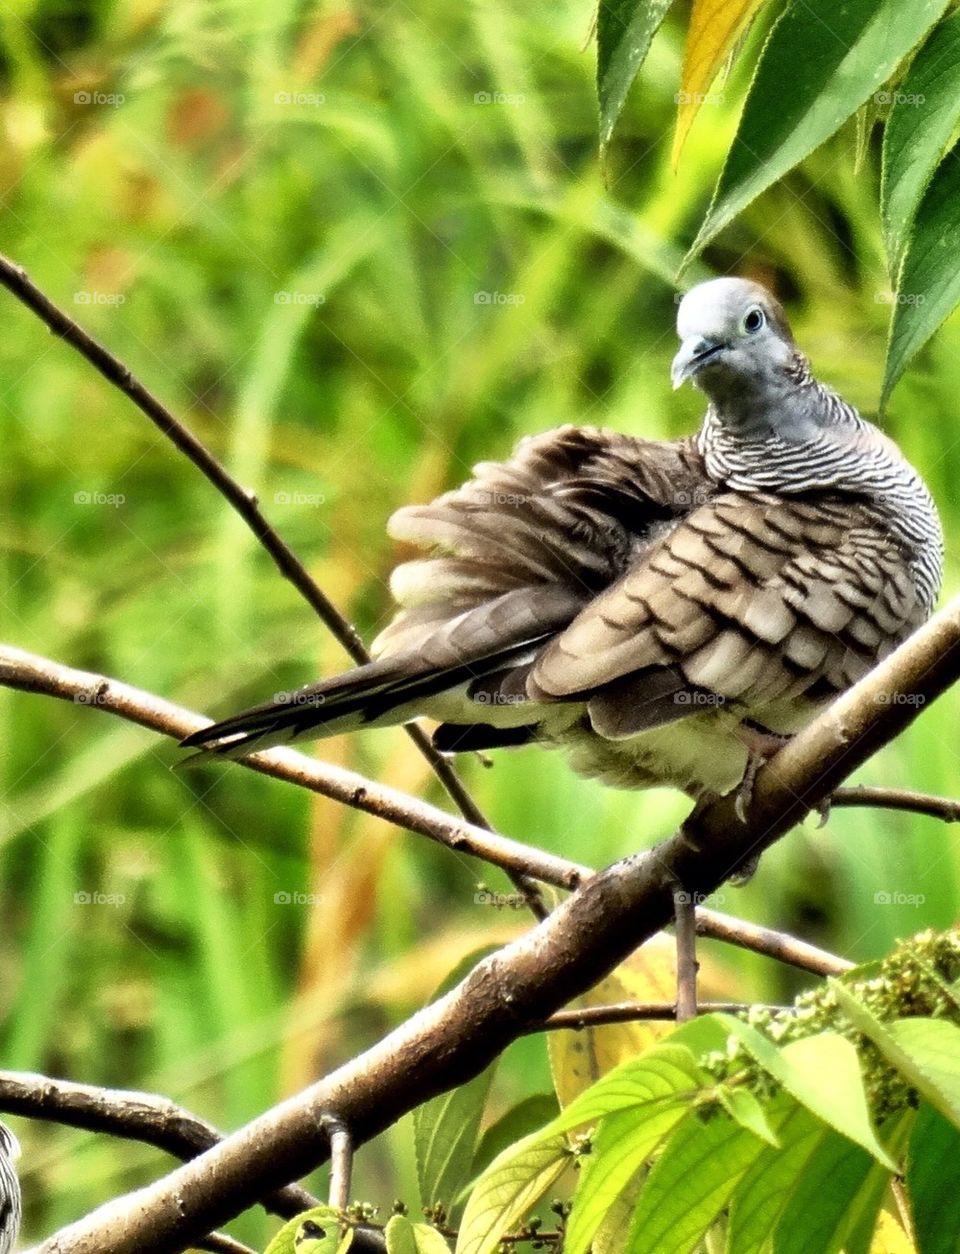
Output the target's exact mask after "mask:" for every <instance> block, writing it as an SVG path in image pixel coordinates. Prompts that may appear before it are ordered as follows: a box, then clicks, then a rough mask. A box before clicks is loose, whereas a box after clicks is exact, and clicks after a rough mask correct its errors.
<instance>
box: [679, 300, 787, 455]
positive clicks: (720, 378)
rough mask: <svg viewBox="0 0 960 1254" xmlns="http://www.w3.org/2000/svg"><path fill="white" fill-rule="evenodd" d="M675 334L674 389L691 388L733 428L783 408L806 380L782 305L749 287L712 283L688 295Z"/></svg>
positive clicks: (749, 423)
mask: <svg viewBox="0 0 960 1254" xmlns="http://www.w3.org/2000/svg"><path fill="white" fill-rule="evenodd" d="M677 333H678V335H679V336H680V339H681V340H682V343H681V345H680V351H679V352H678V353H677V355H676V357H674V359H673V366H672V368H671V372H670V375H671V378H672V380H673V386H674V387H675V388H678V387H680V385H681V384H682V383H684V382H685V381H686V380H687V379H690V380H692V381H693V383H694V384H695V385H696V386H697V387H698V388H699V389H700V390H701V391H702V392H704V393H706V395H707V396H708V397H709V399H710V400H711V401H712V402H713V404H714V406H715V408H716V409H717V410H718V412H719V415H720V416H721V417H722V418H724V419H725V420H726V421H728V422H730V423H731V425H735V426H737V427H743V428H744V429H746V428H749V427H750V426H752V425H753V420H755V415H756V414H757V413H760V412H766V413H768V414H769V413H770V412H771V410H772V409H776V408H777V407H778V406H779V405H782V404H783V402H784V401H785V400H786V399H787V397H788V396H789V395H790V394H791V393H793V392H795V391H796V389H797V386H798V384H800V383H802V382H803V381H804V380H805V378H806V370H805V365H806V363H805V360H804V358H803V357H802V356H801V355H800V353H799V352H798V351H797V348H796V345H795V344H794V342H793V336H792V335H791V333H790V327H789V326H788V325H787V320H786V317H785V316H784V312H783V310H782V309H781V307H780V304H779V303H778V302H777V301H776V300H775V299H774V298H773V296H771V295H770V293H769V292H768V291H767V290H766V288H763V287H761V286H760V284H759V283H752V282H750V280H749V279H733V278H727V279H711V280H710V281H709V282H708V283H701V284H699V285H698V286H697V287H694V288H691V290H690V291H689V292H687V294H686V295H685V296H684V298H683V300H682V301H681V302H680V308H679V309H678V311H677ZM744 433H746V432H745V431H744Z"/></svg>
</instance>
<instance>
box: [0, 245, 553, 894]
mask: <svg viewBox="0 0 960 1254" xmlns="http://www.w3.org/2000/svg"><path fill="white" fill-rule="evenodd" d="M0 284H2V285H3V286H4V287H5V288H6V289H7V291H9V292H10V293H11V295H13V296H15V297H16V299H17V300H19V301H20V302H21V304H23V305H26V307H27V308H28V309H29V310H30V311H31V312H32V313H34V314H36V316H37V317H38V318H39V319H40V320H41V322H43V323H44V324H45V325H46V326H47V327H48V328H49V330H50V331H52V332H53V334H54V335H56V336H58V337H59V338H60V339H62V340H63V341H64V342H65V343H67V344H69V345H70V346H71V348H74V349H76V351H77V352H78V353H79V354H80V355H81V357H84V358H85V359H86V360H87V361H88V362H89V363H90V364H91V365H92V366H93V368H94V369H95V370H97V371H98V372H99V373H100V374H101V375H102V376H103V377H104V378H105V379H106V380H107V382H108V383H111V384H112V385H113V386H114V387H115V388H117V389H118V390H119V391H120V392H122V393H123V395H124V396H126V397H127V398H128V399H129V400H131V401H132V402H133V404H134V405H136V407H137V408H138V409H139V410H140V412H141V413H143V414H145V415H146V416H147V417H148V418H149V419H150V421H151V422H152V423H153V425H154V426H155V427H156V428H157V429H158V430H159V431H160V432H162V434H163V435H165V436H166V437H167V439H168V440H170V442H171V443H172V444H173V445H174V446H175V447H176V448H178V449H179V450H180V452H181V453H183V454H184V456H186V457H187V458H189V460H190V461H191V462H193V464H194V466H196V467H197V469H198V470H199V471H200V472H201V474H203V475H205V476H206V478H207V479H208V480H209V481H210V483H212V484H213V486H214V487H215V488H216V490H217V491H218V492H219V493H220V495H221V496H222V497H223V498H224V500H225V501H227V503H228V504H229V505H230V506H231V507H232V508H233V509H234V510H235V511H236V512H237V514H239V516H240V517H241V518H242V519H243V521H244V522H245V523H246V524H247V526H248V527H249V528H250V530H251V531H252V532H253V534H254V535H255V536H256V538H257V540H258V541H259V542H260V544H261V545H262V546H263V548H264V549H265V550H266V551H267V553H269V555H270V557H271V558H272V559H273V562H274V565H275V566H276V567H277V569H278V570H279V571H280V573H281V575H283V577H284V578H285V579H288V580H289V581H290V582H291V583H292V584H293V586H294V587H295V588H296V589H297V591H298V592H299V593H300V595H301V596H302V597H303V598H304V600H305V601H306V602H307V604H308V605H309V606H310V607H311V608H312V609H313V610H314V611H315V612H316V614H317V615H318V616H319V617H320V619H321V620H322V621H323V622H324V623H325V624H326V626H327V628H328V629H329V630H330V632H331V633H332V635H333V636H334V638H335V639H336V640H338V641H339V643H340V644H341V645H342V646H343V648H344V649H345V650H346V652H347V653H348V654H349V655H350V657H351V658H352V659H353V660H354V662H357V663H363V662H369V661H370V654H369V653H368V652H367V649H366V646H365V645H364V643H363V640H362V638H361V636H360V634H359V632H358V631H357V629H356V628H355V627H354V626H353V624H352V623H350V622H349V621H348V620H347V619H346V618H345V617H344V615H343V614H341V613H340V611H339V610H338V609H337V607H336V606H335V605H334V604H333V602H332V601H331V600H330V598H329V597H328V596H327V594H326V593H325V592H324V591H323V589H322V588H321V587H320V586H319V584H318V583H317V582H316V580H315V579H313V578H312V577H311V575H310V573H309V571H308V570H307V568H306V567H305V566H304V564H303V563H302V562H301V561H300V559H299V558H298V557H297V555H296V554H295V553H294V551H293V550H292V549H291V548H290V546H289V545H288V544H287V543H286V541H285V540H283V539H282V537H281V536H280V534H279V532H278V531H276V529H275V528H274V527H273V526H272V525H271V524H270V522H269V521H268V520H267V518H266V515H265V514H264V513H263V511H262V510H261V509H260V504H259V502H258V500H257V496H256V494H255V493H254V492H251V491H249V490H248V489H246V488H244V487H243V486H242V485H241V484H239V483H238V482H237V480H236V479H234V478H233V476H232V475H231V474H230V473H229V471H228V470H227V468H226V467H225V466H224V465H223V464H222V463H221V462H220V461H218V460H217V458H216V457H214V455H213V453H212V452H211V451H210V450H209V449H208V448H207V446H206V445H205V444H204V443H203V442H202V441H201V440H199V439H197V437H196V436H195V435H194V434H193V432H192V431H190V430H189V429H188V428H187V427H185V426H184V425H183V423H182V422H180V421H179V420H178V419H177V418H175V417H174V415H173V414H172V413H171V411H170V410H169V409H168V408H167V407H166V405H164V404H163V403H162V402H161V401H160V400H159V399H158V398H157V397H156V396H154V394H153V393H152V392H151V391H150V390H149V389H148V388H146V387H145V386H144V385H143V384H142V383H141V382H140V380H139V379H137V378H136V377H135V376H134V374H133V373H132V371H131V370H130V369H129V368H128V367H127V366H125V365H124V364H123V362H122V361H120V360H119V358H117V357H115V356H114V355H113V353H111V352H110V351H109V350H108V349H106V348H104V346H103V345H102V344H100V343H99V342H98V341H97V340H95V339H94V338H93V336H91V335H89V334H88V333H87V332H86V331H84V329H83V328H82V327H81V326H80V325H79V323H77V322H75V321H74V319H73V318H71V317H70V316H69V314H67V313H66V312H65V311H64V310H62V309H61V308H60V307H59V306H58V305H56V304H54V302H53V301H52V300H50V298H49V297H48V296H46V295H45V294H44V293H43V292H42V291H41V290H40V288H38V287H37V285H36V284H35V283H33V282H32V280H31V279H30V276H29V275H28V274H27V272H26V270H24V268H23V267H22V266H19V265H17V263H16V262H14V261H11V260H10V259H9V258H8V257H4V256H3V255H2V254H0ZM405 730H406V731H407V734H408V735H409V736H410V738H411V739H412V740H413V743H414V744H415V745H416V746H417V748H418V749H419V751H420V752H421V753H422V754H423V756H424V758H425V759H426V760H427V762H428V763H429V764H430V767H431V769H432V770H433V772H434V774H435V775H436V776H437V778H438V779H439V781H440V783H441V784H442V785H443V787H444V788H445V789H446V790H447V792H448V794H449V795H450V797H451V799H452V800H453V802H454V804H455V805H456V806H457V808H458V809H459V810H460V812H461V814H462V815H463V816H464V818H465V819H466V820H467V821H468V822H469V823H473V824H474V825H475V826H477V827H486V828H489V826H490V824H489V823H488V822H487V820H486V819H485V818H484V815H483V813H482V811H481V810H480V808H479V806H478V805H477V804H476V802H475V801H474V800H473V798H472V797H471V796H470V794H469V793H468V792H467V790H466V788H465V787H464V785H463V782H462V781H461V779H460V777H459V776H458V775H457V773H456V771H455V770H454V768H453V766H452V765H451V763H450V762H449V761H448V760H447V759H446V758H445V757H444V756H443V755H442V754H441V753H438V752H437V750H436V749H435V748H434V747H433V744H432V742H431V740H430V738H429V737H428V736H427V735H426V733H425V732H424V730H423V728H421V727H417V726H416V725H413V724H411V725H409V726H407V727H406V729H405ZM506 870H507V874H508V875H509V876H510V878H511V880H512V882H513V884H514V886H515V887H516V888H517V889H519V890H520V892H521V893H523V894H524V898H525V901H526V904H527V905H528V906H529V908H530V909H531V911H532V912H533V914H534V915H535V917H537V918H543V917H544V915H545V914H546V906H545V905H544V902H543V898H542V896H541V895H540V890H539V889H538V887H537V885H536V884H535V883H533V882H532V881H530V880H527V879H526V878H524V877H523V876H520V877H519V878H517V877H516V873H515V872H514V871H513V870H511V869H509V868H506Z"/></svg>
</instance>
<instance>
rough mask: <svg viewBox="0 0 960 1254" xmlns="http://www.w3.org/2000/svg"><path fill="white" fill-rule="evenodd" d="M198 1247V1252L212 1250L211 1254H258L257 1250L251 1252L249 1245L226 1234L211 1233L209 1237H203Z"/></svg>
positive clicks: (197, 1244) (198, 1242)
mask: <svg viewBox="0 0 960 1254" xmlns="http://www.w3.org/2000/svg"><path fill="white" fill-rule="evenodd" d="M196 1246H197V1249H198V1250H210V1251H211V1254H256V1250H251V1248H250V1246H249V1245H244V1244H243V1243H242V1242H241V1241H237V1240H236V1239H235V1238H234V1237H228V1236H227V1234H226V1233H225V1232H211V1233H210V1234H209V1236H206V1237H201V1238H200V1240H199V1241H197V1243H196Z"/></svg>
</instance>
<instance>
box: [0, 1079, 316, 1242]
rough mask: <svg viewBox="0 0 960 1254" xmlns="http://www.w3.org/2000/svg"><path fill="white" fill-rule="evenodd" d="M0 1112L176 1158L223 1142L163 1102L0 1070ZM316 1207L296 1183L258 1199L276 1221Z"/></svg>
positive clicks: (123, 1091) (200, 1122)
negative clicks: (119, 1140)
mask: <svg viewBox="0 0 960 1254" xmlns="http://www.w3.org/2000/svg"><path fill="white" fill-rule="evenodd" d="M0 1110H3V1111H5V1112H6V1113H7V1114H10V1115H23V1116H26V1117H28V1118H30V1119H40V1120H42V1121H44V1122H45V1123H58V1124H62V1125H63V1126H65V1127H69V1128H83V1129H84V1130H85V1131H87V1132H104V1133H106V1134H107V1135H108V1136H115V1137H122V1138H123V1139H124V1140H127V1141H140V1142H142V1143H143V1144H144V1145H152V1146H153V1147H154V1148H155V1149H160V1150H164V1151H165V1152H166V1153H168V1154H172V1155H173V1156H174V1158H179V1159H181V1160H186V1159H188V1158H195V1157H196V1156H197V1154H201V1153H203V1151H204V1150H208V1149H209V1148H210V1147H211V1146H212V1145H216V1144H217V1143H218V1142H219V1141H222V1140H223V1134H222V1133H221V1132H220V1131H218V1129H217V1128H215V1127H214V1126H213V1124H212V1123H208V1122H207V1121H206V1120H205V1119H201V1118H199V1117H198V1116H197V1115H194V1114H191V1113H190V1111H188V1110H184V1108H183V1107H182V1106H178V1105H177V1104H176V1103H175V1102H172V1101H170V1100H169V1098H166V1097H158V1096H157V1095H156V1094H155V1093H140V1092H133V1091H131V1090H128V1089H105V1088H100V1087H99V1086H97V1085H95V1084H76V1083H74V1082H73V1081H72V1080H55V1079H53V1078H52V1077H50V1076H46V1075H37V1074H36V1073H34V1072H31V1071H0ZM318 1205H319V1202H318V1200H317V1199H316V1198H315V1197H314V1196H313V1194H312V1193H308V1192H307V1190H306V1189H302V1188H301V1187H300V1186H299V1185H298V1184H290V1185H287V1187H286V1188H283V1189H277V1190H276V1191H275V1192H273V1193H270V1194H269V1195H267V1196H265V1197H264V1199H263V1207H264V1209H265V1210H267V1211H269V1212H270V1213H271V1214H274V1215H279V1216H280V1217H281V1218H282V1219H292V1218H293V1217H294V1215H299V1214H300V1212H301V1211H303V1210H309V1208H310V1207H311V1206H318Z"/></svg>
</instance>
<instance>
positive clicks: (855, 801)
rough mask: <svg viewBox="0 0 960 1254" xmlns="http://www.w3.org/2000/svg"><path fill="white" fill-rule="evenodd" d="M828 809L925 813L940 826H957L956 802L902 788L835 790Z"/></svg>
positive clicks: (959, 806) (958, 810) (959, 812)
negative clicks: (866, 809) (850, 807)
mask: <svg viewBox="0 0 960 1254" xmlns="http://www.w3.org/2000/svg"><path fill="white" fill-rule="evenodd" d="M827 805H828V807H829V809H831V810H832V809H835V808H837V807H840V806H872V807H873V808H875V809H878V810H906V811H908V812H910V813H912V814H925V815H927V817H928V818H931V819H942V820H943V821H944V823H960V801H954V800H953V799H952V798H951V797H933V796H931V795H930V794H929V793H926V792H912V791H911V790H909V789H906V788H867V787H865V786H863V785H860V786H858V787H857V788H835V789H834V791H833V792H832V793H831V794H830V797H829V800H828V802H827Z"/></svg>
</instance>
